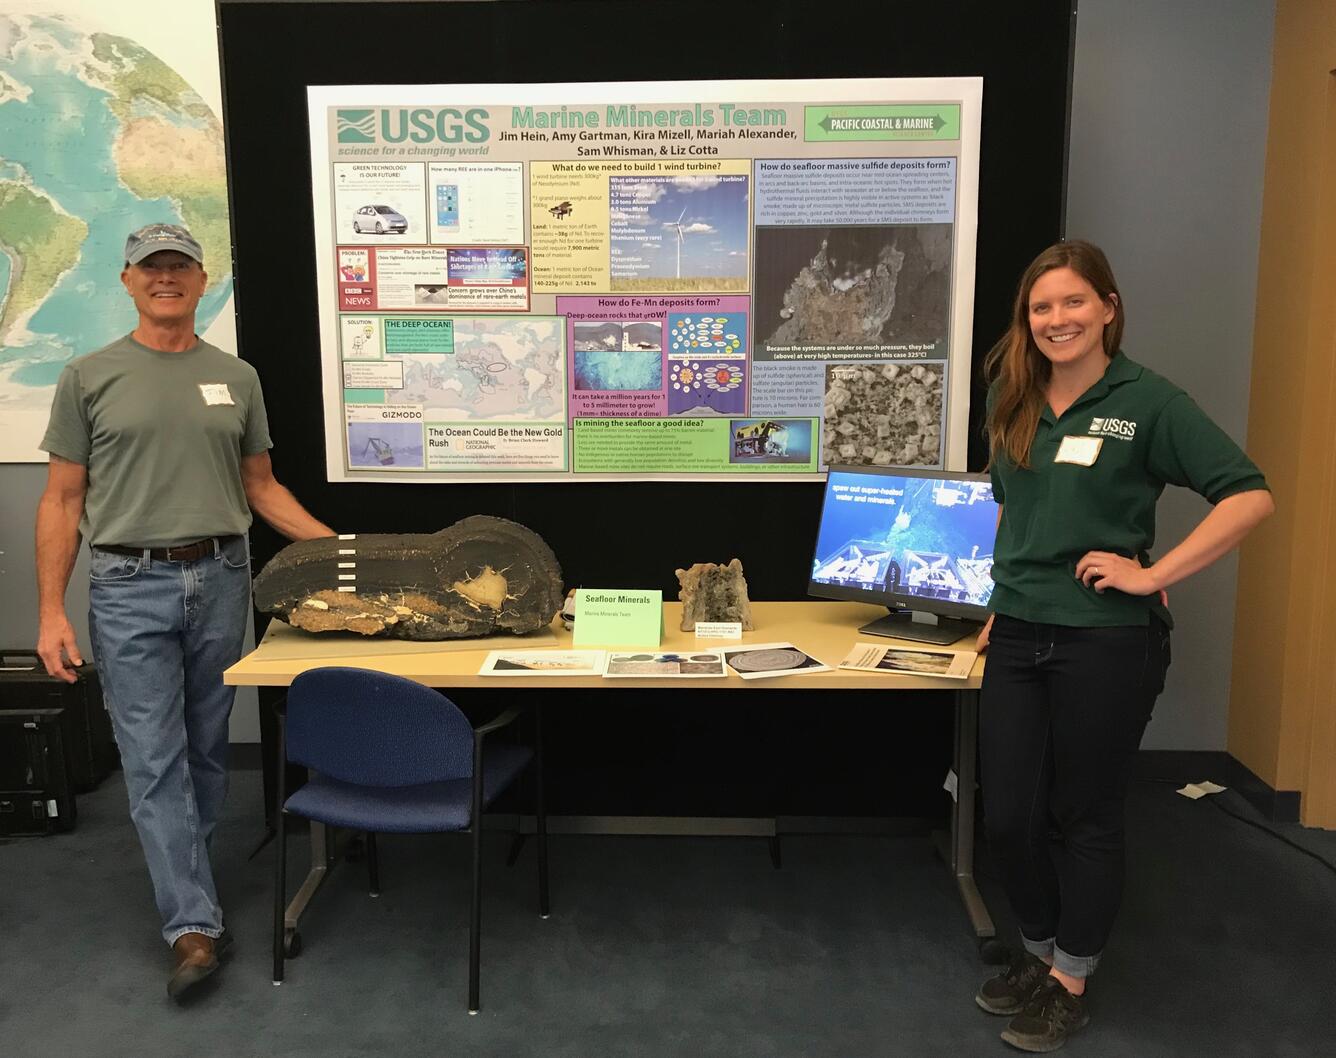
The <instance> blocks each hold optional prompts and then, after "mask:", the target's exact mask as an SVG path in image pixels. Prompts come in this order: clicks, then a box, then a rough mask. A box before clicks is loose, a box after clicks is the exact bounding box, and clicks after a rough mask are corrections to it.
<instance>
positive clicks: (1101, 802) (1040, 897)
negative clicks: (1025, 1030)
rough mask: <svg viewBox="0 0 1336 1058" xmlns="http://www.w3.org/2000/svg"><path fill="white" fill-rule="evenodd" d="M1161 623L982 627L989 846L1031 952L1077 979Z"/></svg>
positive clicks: (1106, 885)
mask: <svg viewBox="0 0 1336 1058" xmlns="http://www.w3.org/2000/svg"><path fill="white" fill-rule="evenodd" d="M1169 651H1170V647H1169V629H1168V628H1167V627H1166V626H1165V625H1164V623H1163V622H1162V621H1161V620H1160V619H1159V618H1158V617H1154V616H1152V617H1151V619H1150V622H1149V623H1148V624H1145V625H1135V626H1131V625H1129V626H1124V627H1117V628H1071V627H1066V626H1063V625H1048V624H1032V623H1030V622H1028V621H1021V620H1018V619H1017V618H1014V617H1008V616H1006V615H1005V614H998V615H997V617H996V618H995V619H994V621H993V632H992V635H991V637H990V638H989V642H988V666H987V668H986V669H985V670H984V676H983V691H982V695H981V699H980V703H979V761H980V765H981V772H980V774H981V779H982V785H983V806H984V821H985V824H986V826H987V831H988V847H989V850H990V851H991V852H992V855H993V859H994V860H995V861H996V863H997V866H998V869H999V872H1000V874H1001V877H1002V884H1003V886H1004V887H1005V888H1006V891H1007V897H1008V899H1009V900H1010V901H1011V906H1012V909H1013V910H1014V911H1015V913H1016V918H1017V920H1018V922H1019V924H1020V928H1021V940H1022V941H1023V942H1024V945H1025V948H1026V950H1028V951H1029V952H1031V953H1032V954H1034V955H1038V956H1041V957H1044V958H1051V959H1052V960H1053V965H1054V966H1055V967H1057V969H1059V970H1061V971H1062V972H1063V973H1066V974H1071V975H1072V976H1073V977H1088V976H1089V975H1090V974H1092V973H1094V972H1095V967H1096V966H1098V965H1099V959H1100V955H1101V953H1102V952H1103V950H1104V945H1105V943H1106V941H1107V940H1108V937H1109V933H1110V930H1111V929H1112V927H1113V920H1114V917H1115V916H1116V915H1117V913H1118V905H1119V904H1120V902H1121V900H1122V890H1123V849H1124V838H1123V804H1124V801H1125V800H1126V796H1127V783H1128V779H1129V777H1130V772H1131V767H1132V760H1133V757H1134V756H1135V755H1136V751H1137V747H1138V746H1139V745H1140V743H1141V735H1142V733H1143V732H1144V731H1145V729H1146V724H1147V722H1148V721H1149V720H1150V716H1151V710H1152V709H1153V707H1154V705H1155V699H1156V697H1158V695H1159V693H1160V691H1162V690H1163V689H1164V677H1165V672H1166V670H1167V669H1168V667H1169Z"/></svg>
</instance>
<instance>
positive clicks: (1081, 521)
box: [988, 352, 1267, 627]
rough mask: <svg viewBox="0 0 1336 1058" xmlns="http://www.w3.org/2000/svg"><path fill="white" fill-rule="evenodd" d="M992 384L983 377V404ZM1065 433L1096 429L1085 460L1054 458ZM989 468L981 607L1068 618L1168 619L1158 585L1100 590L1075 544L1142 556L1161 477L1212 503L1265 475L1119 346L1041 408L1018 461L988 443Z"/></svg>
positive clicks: (1084, 434)
mask: <svg viewBox="0 0 1336 1058" xmlns="http://www.w3.org/2000/svg"><path fill="white" fill-rule="evenodd" d="M994 395H995V388H994V389H993V390H990V391H989V394H988V397H989V399H988V407H989V410H990V411H991V409H992V405H993V397H994ZM1065 437H1073V438H1100V440H1101V443H1100V447H1099V452H1098V454H1097V455H1096V456H1095V460H1094V462H1093V463H1092V464H1091V465H1090V466H1081V465H1078V464H1075V463H1070V462H1057V461H1056V459H1057V455H1058V450H1059V447H1060V446H1061V444H1062V441H1063V438H1065ZM1078 444H1088V442H1078ZM992 479H993V497H994V498H995V499H996V500H997V502H998V503H1000V504H1002V505H1003V506H1002V520H1001V522H1000V523H999V525H998V530H997V545H996V548H995V550H994V555H993V580H994V581H995V582H996V588H995V589H994V591H993V596H992V600H991V602H990V608H991V609H992V610H994V611H995V612H997V613H1001V614H1007V615H1009V616H1011V617H1018V618H1021V619H1022V620H1026V621H1034V622H1036V623H1041V624H1059V625H1072V626H1077V627H1097V626H1111V625H1144V624H1145V623H1146V622H1147V621H1148V620H1149V619H1150V614H1151V612H1155V613H1158V614H1160V616H1162V617H1163V618H1164V619H1165V620H1166V621H1168V620H1169V615H1168V613H1167V612H1165V610H1164V609H1163V607H1161V606H1160V603H1159V598H1158V595H1148V596H1138V595H1127V594H1125V593H1123V592H1120V591H1117V590H1115V589H1113V588H1109V589H1107V590H1105V591H1104V593H1103V594H1100V593H1099V592H1097V591H1095V589H1094V588H1089V587H1086V586H1085V585H1083V584H1082V583H1081V582H1080V581H1079V580H1077V579H1076V563H1077V561H1078V560H1079V559H1080V558H1081V556H1082V555H1084V554H1085V553H1086V552H1087V551H1112V552H1115V553H1117V554H1120V555H1125V556H1127V557H1131V556H1133V555H1135V556H1136V557H1137V558H1138V559H1139V560H1140V562H1141V564H1142V565H1143V566H1148V565H1150V558H1149V556H1148V554H1147V552H1148V551H1149V550H1150V549H1151V547H1152V546H1154V543H1155V504H1156V502H1157V501H1158V500H1159V498H1160V493H1162V492H1163V491H1164V487H1165V485H1166V484H1169V485H1182V486H1184V487H1186V488H1190V489H1192V490H1193V491H1194V492H1196V493H1199V494H1200V495H1202V496H1204V497H1205V498H1206V499H1207V500H1208V501H1209V502H1210V503H1212V504H1215V503H1219V502H1220V501H1221V500H1222V499H1224V498H1225V497H1226V496H1232V495H1234V494H1235V493H1238V492H1247V491H1249V490H1251V489H1264V488H1266V487H1267V484H1266V479H1265V478H1264V477H1263V476H1262V472H1261V471H1260V470H1258V469H1257V466H1256V465H1255V464H1254V463H1253V462H1252V460H1250V459H1249V458H1248V457H1247V456H1246V455H1245V454H1244V453H1243V450H1242V449H1240V448H1239V446H1238V445H1236V444H1235V443H1234V442H1233V440H1231V439H1230V437H1229V435H1228V434H1226V433H1225V432H1224V431H1223V430H1221V429H1220V427H1218V426H1216V424H1215V423H1213V422H1212V421H1211V420H1210V419H1209V418H1207V416H1206V414H1205V413H1204V412H1203V411H1202V410H1201V409H1200V408H1199V407H1197V405H1196V404H1195V403H1194V402H1193V400H1192V398H1191V397H1189V396H1188V395H1187V394H1186V393H1184V392H1183V391H1182V390H1181V389H1179V388H1178V387H1177V386H1175V385H1174V384H1173V383H1172V382H1170V381H1169V380H1168V379H1165V378H1162V377H1160V376H1159V375H1157V374H1156V373H1155V372H1154V371H1151V370H1149V369H1148V368H1144V367H1142V366H1141V365H1140V364H1137V363H1135V362H1134V361H1132V360H1129V359H1128V358H1127V357H1126V356H1124V355H1123V354H1122V353H1121V352H1120V353H1118V355H1117V356H1115V357H1114V358H1113V360H1112V361H1110V363H1109V366H1108V369H1107V370H1106V371H1105V372H1104V377H1103V378H1101V379H1100V380H1099V381H1098V382H1096V383H1095V384H1094V385H1093V386H1091V387H1090V389H1088V390H1087V391H1086V392H1085V393H1084V394H1082V396H1081V397H1080V399H1078V400H1077V401H1076V403H1074V404H1073V405H1072V406H1071V407H1070V408H1068V409H1067V410H1066V411H1065V412H1064V413H1063V414H1062V415H1061V416H1060V417H1057V418H1055V417H1054V415H1053V411H1052V409H1050V408H1048V407H1045V408H1044V412H1043V415H1042V416H1041V418H1040V421H1039V426H1038V429H1037V430H1036V431H1035V438H1034V444H1033V445H1031V447H1030V466H1029V467H1028V468H1027V469H1024V470H1022V469H1020V468H1019V467H1017V466H1016V465H1015V464H1014V463H1012V462H1011V461H1010V460H1008V459H1007V458H1006V456H1005V455H1001V454H999V455H997V456H996V457H995V458H994V459H993V461H992Z"/></svg>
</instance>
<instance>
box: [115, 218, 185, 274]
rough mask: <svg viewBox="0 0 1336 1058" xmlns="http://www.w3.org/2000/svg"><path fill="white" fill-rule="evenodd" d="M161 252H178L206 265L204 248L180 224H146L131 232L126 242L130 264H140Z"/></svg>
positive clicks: (127, 258) (126, 253) (126, 257)
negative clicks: (148, 257)
mask: <svg viewBox="0 0 1336 1058" xmlns="http://www.w3.org/2000/svg"><path fill="white" fill-rule="evenodd" d="M159 250H177V251H179V252H181V253H183V254H185V255H186V256H187V257H189V258H191V259H192V260H194V261H198V262H199V263H200V264H203V263H204V249H203V247H201V246H200V244H199V243H198V242H196V241H195V237H194V236H193V235H191V234H190V232H188V231H186V229H185V228H183V227H181V226H180V225H179V224H146V225H144V227H142V228H140V229H139V230H138V231H136V232H131V234H130V237H129V238H128V239H126V240H125V260H126V261H127V262H128V263H130V264H138V263H139V262H140V261H142V260H143V259H144V258H145V257H147V256H148V255H149V254H151V253H157V252H158V251H159Z"/></svg>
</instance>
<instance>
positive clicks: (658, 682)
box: [223, 601, 995, 944]
mask: <svg viewBox="0 0 1336 1058" xmlns="http://www.w3.org/2000/svg"><path fill="white" fill-rule="evenodd" d="M884 615H885V609H884V607H878V606H869V605H866V604H863V603H854V602H815V601H804V602H756V603H752V617H753V623H754V624H755V626H756V630H755V631H752V632H744V633H743V636H742V644H743V645H746V644H748V643H780V642H789V643H792V644H793V645H794V646H797V647H801V648H802V649H803V650H805V651H807V653H809V654H811V655H812V656H814V657H817V658H819V659H820V660H821V661H823V662H825V663H826V664H827V665H831V666H834V665H837V664H838V663H839V662H840V660H841V659H843V658H844V656H845V655H846V654H848V653H849V650H850V648H852V647H853V645H854V643H856V642H859V641H862V642H876V643H881V642H883V640H882V639H879V638H876V637H872V636H866V635H861V634H860V633H859V632H858V628H859V626H860V625H863V624H866V623H867V622H869V621H872V620H875V619H876V618H878V617H881V616H884ZM663 618H664V634H663V642H662V643H661V645H660V647H659V649H661V650H676V651H684V650H685V651H698V650H712V649H717V648H725V649H727V648H729V647H735V646H736V645H737V641H736V640H705V639H701V640H698V639H696V637H695V635H694V633H691V632H682V631H680V630H679V628H678V623H679V622H680V620H681V604H680V603H675V602H670V603H665V604H664V615H663ZM884 642H886V643H888V644H891V643H895V644H900V645H904V646H907V647H918V648H920V649H924V648H925V647H926V648H927V649H937V650H949V649H951V648H950V647H927V645H926V644H922V643H910V642H904V643H901V641H899V640H889V639H888V640H884ZM572 645H573V644H572V640H571V633H569V632H567V631H565V630H564V629H562V628H560V627H559V625H556V624H554V627H553V629H552V630H551V631H548V632H543V633H539V634H538V635H537V636H536V637H522V636H506V637H504V638H496V639H490V640H456V641H453V642H451V643H414V642H406V641H400V640H381V639H366V638H363V637H360V636H353V635H351V634H350V635H346V636H345V635H340V636H337V637H326V636H313V635H311V634H309V633H306V632H301V631H298V630H296V629H293V628H291V627H289V626H288V625H285V624H283V623H282V622H279V621H273V622H271V623H270V625H269V629H268V631H267V632H266V633H265V635H264V638H263V639H262V640H261V641H260V644H259V645H258V646H257V647H256V648H255V649H254V650H253V651H251V652H250V653H249V654H247V655H246V656H245V657H244V658H242V659H241V660H240V661H238V662H237V663H236V664H235V665H233V666H232V667H231V668H229V669H228V670H227V671H226V672H225V673H224V674H223V681H224V682H225V683H227V684H229V685H233V686H248V687H286V686H288V685H289V684H291V683H292V681H293V680H294V679H295V678H296V677H297V676H298V675H299V674H300V673H302V672H305V671H306V670H307V669H313V668H318V667H320V666H323V665H349V666H354V667H357V668H368V669H376V670H378V671H381V672H389V673H393V674H395V675H397V676H404V677H407V678H408V679H411V680H415V681H416V682H418V683H422V684H425V685H427V686H430V687H438V688H441V689H443V690H447V689H457V688H491V689H493V690H499V689H513V690H523V689H525V688H538V687H544V688H553V687H560V688H581V687H584V688H590V689H599V690H614V691H618V690H620V691H625V690H635V689H637V688H655V689H660V690H661V689H663V688H664V687H667V686H673V685H676V686H682V685H683V684H685V685H686V686H687V687H689V688H690V689H692V690H695V689H700V690H705V689H721V688H726V689H728V690H731V691H732V690H736V691H741V692H745V693H756V692H764V691H768V690H798V689H802V688H809V689H813V690H815V689H824V690H838V691H864V692H871V693H878V692H880V693H886V692H894V691H908V690H931V691H939V692H946V693H949V694H951V695H952V696H953V698H954V700H955V736H954V752H953V764H952V767H953V771H954V773H955V776H956V781H957V788H958V791H959V795H958V796H955V795H953V797H952V811H951V830H950V834H949V835H947V834H942V835H940V836H939V838H938V849H939V851H940V852H941V854H942V857H943V859H944V860H945V861H946V862H947V863H948V864H949V865H950V867H951V871H952V873H953V874H954V875H955V878H956V884H957V886H958V888H959V890H960V896H961V900H962V901H963V903H964V905H965V910H966V913H967V914H968V915H969V918H970V923H971V925H972V926H973V928H974V933H975V937H976V938H977V939H978V940H979V942H980V944H982V943H983V942H984V941H985V940H988V939H990V938H992V937H993V936H994V935H995V930H994V927H993V921H992V917H991V916H990V915H989V913H988V908H987V907H986V906H985V904H984V902H983V898H982V897H981V896H980V894H979V889H978V886H977V884H976V883H975V880H974V790H975V754H976V744H977V739H978V709H979V705H978V690H979V686H980V683H981V681H982V677H983V664H984V663H983V659H982V658H980V659H978V660H976V662H975V664H974V668H973V670H972V671H971V672H970V675H969V677H968V678H967V679H964V680H947V679H940V678H933V677H930V676H902V675H898V674H893V673H872V672H852V671H849V670H843V669H835V670H833V671H831V672H817V673H812V674H810V675H798V676H791V677H777V678H772V679H760V680H744V679H742V678H741V677H740V676H738V675H737V674H736V673H734V672H732V671H730V672H729V673H728V675H727V676H726V677H724V678H722V679H702V680H686V681H672V680H664V679H653V678H643V679H642V678H634V677H629V678H619V679H615V680H609V679H603V678H602V677H579V676H576V677H558V676H533V675H528V676H515V677H505V676H479V675H478V674H477V673H478V669H479V668H480V667H481V666H482V662H483V658H484V657H485V656H486V654H487V652H488V651H489V650H496V649H534V650H540V649H558V648H560V649H571V648H572ZM585 645H587V646H591V647H595V648H596V647H597V646H598V644H585ZM972 646H973V644H972V642H970V641H969V640H965V641H962V642H961V643H958V644H956V647H957V648H958V649H968V648H971V647H972ZM619 648H620V647H619ZM609 649H612V648H611V647H610V648H609ZM311 858H312V869H311V872H310V873H309V874H308V876H307V879H306V881H305V883H303V885H302V887H301V889H300V890H299V892H298V894H297V896H296V897H295V898H294V899H293V901H292V904H291V905H290V906H289V909H288V925H289V927H290V928H293V929H295V928H296V922H297V919H298V917H299V916H300V914H301V911H302V910H303V909H304V907H305V905H306V903H307V902H308V901H309V899H310V897H311V895H312V894H313V893H314V892H315V890H316V889H317V888H318V887H319V885H320V883H321V881H322V880H323V878H324V876H325V874H326V873H327V871H328V869H329V866H330V864H331V862H332V860H331V855H330V848H329V844H328V842H327V839H326V835H325V833H324V828H323V827H321V826H319V825H313V826H312V830H311Z"/></svg>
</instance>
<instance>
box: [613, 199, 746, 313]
mask: <svg viewBox="0 0 1336 1058" xmlns="http://www.w3.org/2000/svg"><path fill="white" fill-rule="evenodd" d="M750 182H751V180H750V177H749V176H748V175H746V174H743V173H723V174H718V175H716V174H714V173H708V174H699V175H684V176H669V175H666V174H664V175H654V176H634V177H629V176H613V177H610V178H609V180H608V197H609V234H610V237H611V240H610V241H611V247H610V250H611V252H610V253H609V255H608V257H609V263H610V267H609V278H610V280H611V289H613V290H616V291H622V290H646V291H670V290H686V291H719V292H727V291H733V290H745V289H747V273H748V254H747V249H748V221H749V211H748V197H749V196H748V191H749V189H750Z"/></svg>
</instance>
